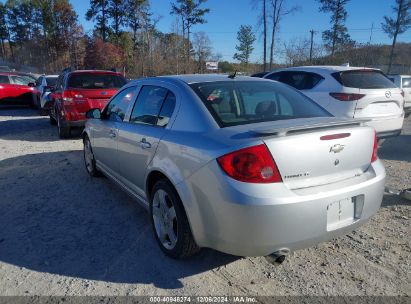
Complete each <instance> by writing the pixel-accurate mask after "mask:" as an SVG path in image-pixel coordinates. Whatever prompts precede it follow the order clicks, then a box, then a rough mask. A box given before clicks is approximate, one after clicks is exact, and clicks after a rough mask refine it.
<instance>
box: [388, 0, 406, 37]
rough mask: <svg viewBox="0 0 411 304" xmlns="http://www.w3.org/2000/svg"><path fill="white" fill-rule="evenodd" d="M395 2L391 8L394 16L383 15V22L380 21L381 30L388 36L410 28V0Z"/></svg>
mask: <svg viewBox="0 0 411 304" xmlns="http://www.w3.org/2000/svg"><path fill="white" fill-rule="evenodd" d="M395 3H396V5H395V6H393V7H392V10H393V12H394V14H395V15H396V17H395V18H391V17H388V16H384V22H383V23H381V27H382V30H383V31H384V32H385V33H387V34H388V36H389V37H390V38H393V37H394V36H395V35H399V34H402V33H405V32H406V31H407V30H408V29H409V28H411V0H395Z"/></svg>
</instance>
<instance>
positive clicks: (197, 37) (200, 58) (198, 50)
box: [193, 32, 213, 73]
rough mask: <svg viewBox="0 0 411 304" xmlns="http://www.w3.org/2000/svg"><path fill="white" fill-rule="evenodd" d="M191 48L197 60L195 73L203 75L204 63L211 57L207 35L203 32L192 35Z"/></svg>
mask: <svg viewBox="0 0 411 304" xmlns="http://www.w3.org/2000/svg"><path fill="white" fill-rule="evenodd" d="M193 47H194V54H195V57H196V60H197V71H198V72H199V73H204V67H205V62H206V61H207V60H208V59H209V58H210V57H211V55H212V50H213V48H212V47H211V41H210V39H209V38H208V36H207V34H206V33H204V32H198V33H194V40H193Z"/></svg>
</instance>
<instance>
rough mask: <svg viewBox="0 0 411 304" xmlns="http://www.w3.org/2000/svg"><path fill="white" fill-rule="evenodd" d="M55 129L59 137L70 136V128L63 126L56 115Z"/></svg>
mask: <svg viewBox="0 0 411 304" xmlns="http://www.w3.org/2000/svg"><path fill="white" fill-rule="evenodd" d="M57 131H58V134H59V137H60V138H61V139H64V138H68V137H70V133H71V128H70V127H63V126H62V125H61V120H60V117H59V116H57Z"/></svg>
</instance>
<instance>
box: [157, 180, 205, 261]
mask: <svg viewBox="0 0 411 304" xmlns="http://www.w3.org/2000/svg"><path fill="white" fill-rule="evenodd" d="M150 197H151V199H150V217H151V225H152V227H153V232H154V236H155V238H156V240H157V243H158V244H159V246H160V248H161V250H162V251H163V252H164V253H165V254H166V255H167V256H169V257H172V258H174V259H182V258H187V257H190V256H192V255H194V254H196V253H197V252H199V251H200V247H198V245H197V244H196V242H195V241H194V238H193V235H192V233H191V229H190V225H189V223H188V219H187V215H186V213H185V210H184V207H183V204H182V202H181V200H180V197H179V196H178V194H177V191H176V190H175V189H174V187H173V185H172V184H171V183H170V182H169V181H168V180H166V179H161V180H159V181H158V182H157V183H156V184H155V185H154V187H153V190H152V192H151V196H150ZM166 230H167V231H166Z"/></svg>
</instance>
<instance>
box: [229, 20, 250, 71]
mask: <svg viewBox="0 0 411 304" xmlns="http://www.w3.org/2000/svg"><path fill="white" fill-rule="evenodd" d="M237 40H238V42H239V45H237V46H236V47H235V48H236V49H237V51H239V53H235V54H234V56H233V58H234V59H237V60H238V61H240V62H241V63H243V64H248V62H249V60H250V56H251V53H252V52H253V50H254V47H253V43H254V41H255V35H254V33H253V30H252V27H251V25H241V26H240V30H239V31H238V32H237Z"/></svg>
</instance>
